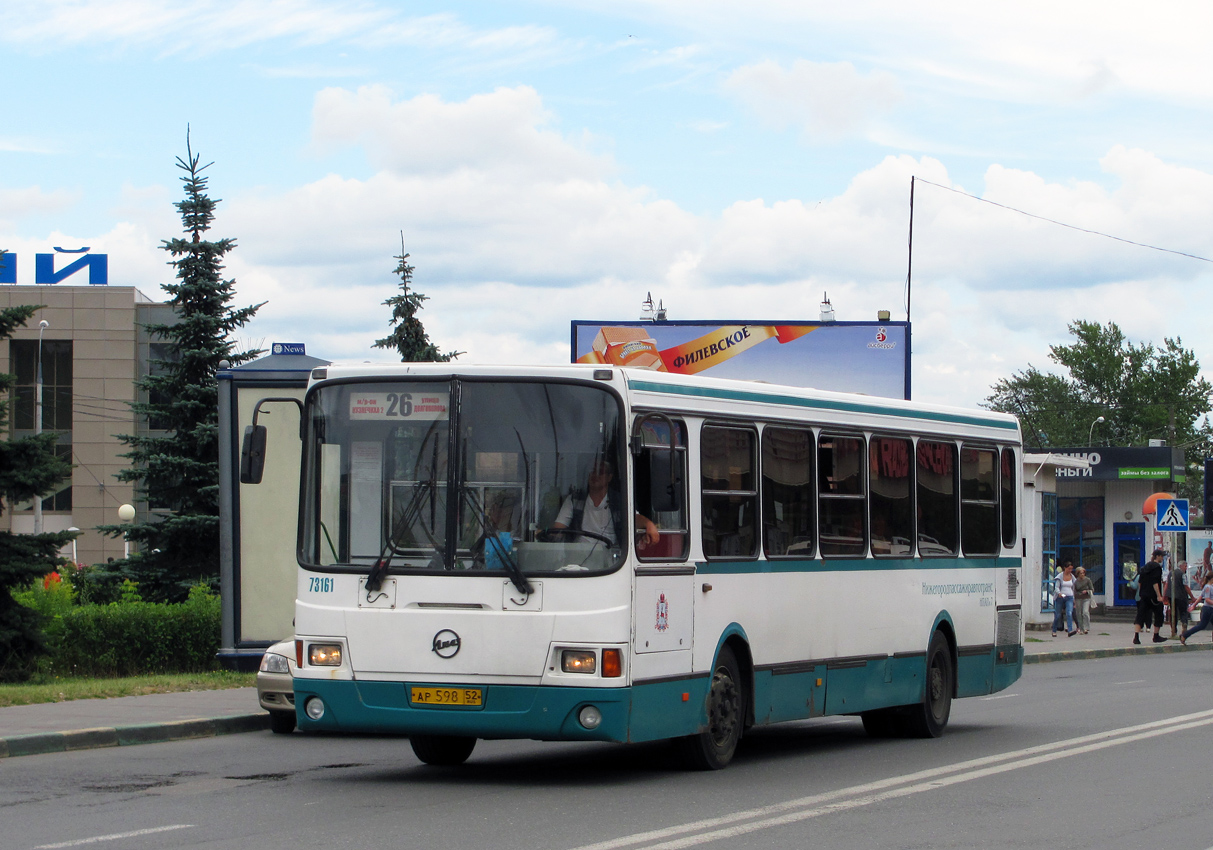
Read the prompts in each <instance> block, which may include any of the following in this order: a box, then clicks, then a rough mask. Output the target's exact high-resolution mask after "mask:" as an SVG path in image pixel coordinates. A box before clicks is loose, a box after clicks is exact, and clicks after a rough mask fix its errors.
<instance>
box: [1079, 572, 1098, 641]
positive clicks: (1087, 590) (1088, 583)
mask: <svg viewBox="0 0 1213 850" xmlns="http://www.w3.org/2000/svg"><path fill="white" fill-rule="evenodd" d="M1075 574H1076V575H1077V576H1078V577H1077V578H1076V579H1074V605H1075V608H1077V610H1078V630H1079V631H1080V632H1082V633H1083V634H1084V635H1085V634H1086V633H1087V632H1089V631H1090V630H1091V596H1092V594H1094V593H1095V582H1093V581H1092V580H1091V579H1090V578H1089V577H1088V576H1087V568H1086V567H1079V568H1078V569H1077V570H1075Z"/></svg>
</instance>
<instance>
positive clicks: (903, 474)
mask: <svg viewBox="0 0 1213 850" xmlns="http://www.w3.org/2000/svg"><path fill="white" fill-rule="evenodd" d="M912 456H913V446H911V444H910V441H909V440H907V439H904V438H894V437H873V438H872V439H871V440H869V441H868V487H869V490H870V492H869V494H868V499H869V511H870V514H869V519H868V521H869V523H870V524H871V528H872V554H873V555H876V556H880V555H887V556H890V557H896V558H909V557H911V556H912V555H913V554H914V548H913V545H912V542H913V540H914V509H913V498H912V496H913V494H912V487H911V483H912V481H913V479H912V478H911V476H910V458H911V457H912Z"/></svg>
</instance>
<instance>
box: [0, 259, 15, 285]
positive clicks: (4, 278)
mask: <svg viewBox="0 0 1213 850" xmlns="http://www.w3.org/2000/svg"><path fill="white" fill-rule="evenodd" d="M16 282H17V255H16V254H8V253H4V254H0V283H16Z"/></svg>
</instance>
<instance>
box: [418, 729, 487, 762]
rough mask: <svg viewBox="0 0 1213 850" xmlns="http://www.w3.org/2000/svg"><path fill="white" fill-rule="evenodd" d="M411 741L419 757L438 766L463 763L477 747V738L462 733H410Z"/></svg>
mask: <svg viewBox="0 0 1213 850" xmlns="http://www.w3.org/2000/svg"><path fill="white" fill-rule="evenodd" d="M409 743H410V744H412V745H413V753H414V754H416V756H417V758H419V759H421V760H422V761H423V762H425V763H426V764H432V765H436V766H450V765H455V764H463V763H464V762H465V761H467V760H468V756H470V755H471V754H472V750H474V749H475V748H476V739H475V738H465V737H463V736H462V735H410V736H409Z"/></svg>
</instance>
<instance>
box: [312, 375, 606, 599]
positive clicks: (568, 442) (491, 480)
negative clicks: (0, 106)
mask: <svg viewBox="0 0 1213 850" xmlns="http://www.w3.org/2000/svg"><path fill="white" fill-rule="evenodd" d="M306 416H307V419H306V421H307V427H308V434H307V437H306V440H305V448H304V451H305V479H304V480H305V492H304V516H303V522H302V523H301V524H300V547H299V558H300V562H301V563H302V564H304V565H305V566H308V567H312V568H326V567H332V568H341V567H349V568H354V569H359V570H366V569H367V568H368V567H370V566H372V565H374V564H376V563H377V562H380V561H386V562H387V564H388V567H389V571H390V572H420V573H427V572H429V573H432V572H448V571H449V573H450V574H459V573H460V572H473V571H475V572H479V573H481V574H483V573H484V572H486V571H493V572H502V573H507V574H514V575H517V574H519V572H521V573H525V574H529V575H534V574H542V573H553V572H555V573H560V574H579V573H601V572H606V571H609V570H614V569H617V568H618V567H619V565H620V564H621V563H622V562H623V558H624V556H625V554H626V528H627V524H626V522H625V518H626V516H627V513H626V511H625V505H624V498H625V497H624V494H625V492H626V488H624V487H623V481H622V480H621V478H622V476H621V475H619V474H618V472H617V471H618V470H621V469H624V468H625V467H624V463H623V461H624V457H623V454H622V452H623V448H624V441H623V439H622V438H621V435H620V422H621V414H620V402H619V399H618V398H617V397H616V396H615V395H613V394H612V393H610V392H608V391H607V390H606V389H604V388H602V387H598V386H593V385H584V384H573V383H556V382H546V383H545V382H526V381H500V382H492V381H484V380H478V381H472V380H466V379H453V380H451V379H446V380H441V381H418V380H412V381H392V382H387V381H379V382H374V383H370V382H367V383H335V384H332V385H327V386H321V387H319V388H318V389H316V390H315V391H314V392H313V393H312V394H311V395H310V397H309V404H308V411H307V414H306Z"/></svg>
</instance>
